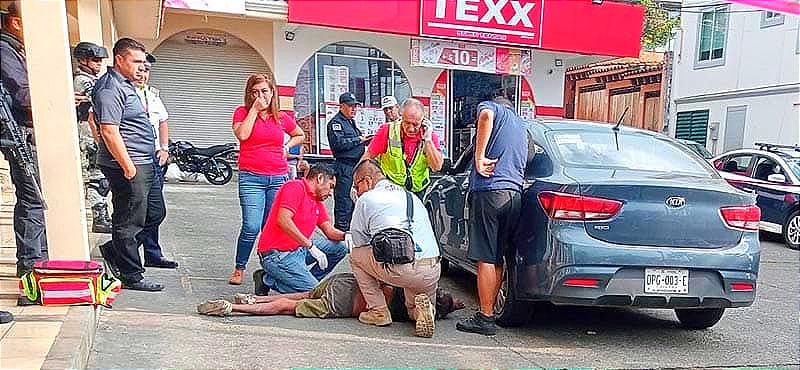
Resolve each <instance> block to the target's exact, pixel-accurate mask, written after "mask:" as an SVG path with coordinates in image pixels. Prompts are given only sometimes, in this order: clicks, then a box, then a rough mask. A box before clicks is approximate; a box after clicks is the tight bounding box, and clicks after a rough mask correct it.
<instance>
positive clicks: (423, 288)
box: [350, 247, 441, 319]
mask: <svg viewBox="0 0 800 370" xmlns="http://www.w3.org/2000/svg"><path fill="white" fill-rule="evenodd" d="M350 265H351V267H352V268H353V274H354V275H355V276H356V281H358V287H359V288H360V289H361V294H363V295H364V300H365V301H366V302H367V308H369V309H372V308H386V297H385V296H384V295H383V290H381V283H385V284H389V285H393V286H396V287H398V288H403V291H404V292H405V300H406V309H407V310H408V316H409V317H411V318H412V319H416V317H415V316H416V315H415V310H414V307H415V304H414V296H415V295H417V294H419V293H425V294H427V295H428V298H429V299H430V300H431V304H432V305H434V306H435V305H436V288H437V287H438V285H439V275H440V273H441V264H440V263H439V257H434V258H425V259H422V260H418V261H415V262H414V263H407V264H403V265H383V264H381V263H378V262H377V261H375V257H374V256H373V255H372V247H358V248H353V251H352V252H350Z"/></svg>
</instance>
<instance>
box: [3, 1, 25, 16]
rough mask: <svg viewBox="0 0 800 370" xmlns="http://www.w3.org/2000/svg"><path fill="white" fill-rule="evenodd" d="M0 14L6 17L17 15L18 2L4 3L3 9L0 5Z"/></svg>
mask: <svg viewBox="0 0 800 370" xmlns="http://www.w3.org/2000/svg"><path fill="white" fill-rule="evenodd" d="M0 15H2V16H8V17H19V16H20V14H19V4H18V3H17V1H12V2H10V3H8V5H6V7H5V9H3V7H0Z"/></svg>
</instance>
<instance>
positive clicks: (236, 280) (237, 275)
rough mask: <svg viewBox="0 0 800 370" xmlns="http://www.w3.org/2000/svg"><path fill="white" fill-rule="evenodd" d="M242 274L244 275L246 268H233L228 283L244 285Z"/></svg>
mask: <svg viewBox="0 0 800 370" xmlns="http://www.w3.org/2000/svg"><path fill="white" fill-rule="evenodd" d="M242 276H244V270H240V269H236V270H233V273H232V274H231V277H230V279H228V284H230V285H242Z"/></svg>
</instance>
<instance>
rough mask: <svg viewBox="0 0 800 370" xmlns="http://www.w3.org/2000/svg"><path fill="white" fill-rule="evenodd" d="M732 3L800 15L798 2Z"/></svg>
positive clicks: (746, 0)
mask: <svg viewBox="0 0 800 370" xmlns="http://www.w3.org/2000/svg"><path fill="white" fill-rule="evenodd" d="M729 1H730V2H732V3H739V4H745V5H751V6H754V7H756V8H761V9H765V10H772V11H775V12H778V13H785V14H794V15H800V1H798V0H729Z"/></svg>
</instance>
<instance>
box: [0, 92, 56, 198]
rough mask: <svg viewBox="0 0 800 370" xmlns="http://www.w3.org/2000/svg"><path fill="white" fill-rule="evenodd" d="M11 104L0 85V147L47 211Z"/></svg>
mask: <svg viewBox="0 0 800 370" xmlns="http://www.w3.org/2000/svg"><path fill="white" fill-rule="evenodd" d="M11 104H12V99H11V94H9V93H8V91H6V89H5V87H3V84H2V83H0V147H2V148H4V149H5V148H7V149H9V152H10V153H11V158H10V159H11V160H12V161H15V162H16V163H17V164H19V166H20V167H21V168H22V172H23V173H24V175H25V176H28V177H30V179H31V182H32V183H33V185H34V188H35V189H36V195H37V196H38V197H39V199H40V200H41V201H42V208H44V209H47V203H46V202H45V201H44V196H43V195H42V189H41V188H40V187H39V181H38V180H37V178H36V174H37V173H38V170H37V168H36V164H35V163H36V162H34V160H33V152H32V151H31V147H30V144H29V143H28V141H27V140H26V138H27V137H26V135H25V132H24V131H23V130H22V128H21V127H20V126H19V124H17V121H16V120H15V119H14V116H13V115H12V114H11Z"/></svg>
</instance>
